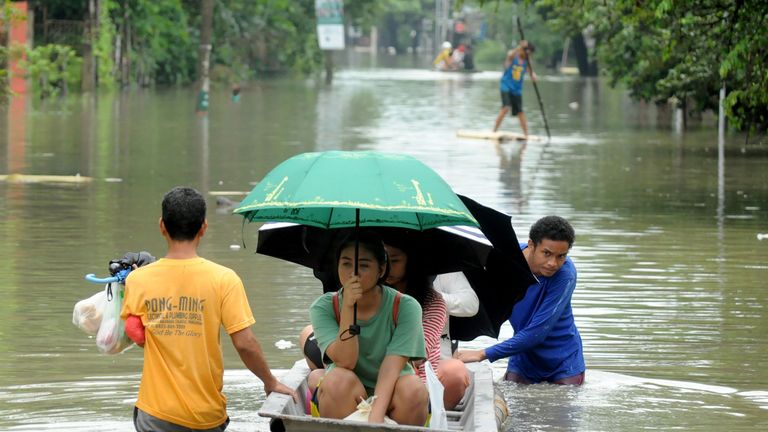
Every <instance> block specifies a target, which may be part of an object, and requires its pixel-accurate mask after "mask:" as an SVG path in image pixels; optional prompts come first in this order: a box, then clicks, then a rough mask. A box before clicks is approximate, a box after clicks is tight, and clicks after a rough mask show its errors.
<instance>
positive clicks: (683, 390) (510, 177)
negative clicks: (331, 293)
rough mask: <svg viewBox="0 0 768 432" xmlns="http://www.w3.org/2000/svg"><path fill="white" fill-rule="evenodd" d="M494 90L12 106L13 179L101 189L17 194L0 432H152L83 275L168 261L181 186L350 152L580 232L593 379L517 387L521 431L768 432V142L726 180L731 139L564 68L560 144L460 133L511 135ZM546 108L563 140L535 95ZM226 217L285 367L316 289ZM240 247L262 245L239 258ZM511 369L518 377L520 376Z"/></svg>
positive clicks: (309, 90) (401, 73)
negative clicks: (139, 256) (81, 309)
mask: <svg viewBox="0 0 768 432" xmlns="http://www.w3.org/2000/svg"><path fill="white" fill-rule="evenodd" d="M497 79H498V74H497V73H491V72H486V73H482V74H475V75H472V76H460V75H459V74H456V76H454V75H453V74H448V75H441V74H438V73H432V72H423V71H418V70H403V69H400V70H391V69H361V70H349V71H343V72H341V73H339V74H338V75H337V81H336V82H335V83H334V85H333V87H332V88H325V87H323V86H320V85H316V84H315V83H314V82H311V81H307V82H304V81H269V82H262V83H256V84H252V85H251V86H250V87H248V88H246V89H244V92H243V95H242V100H241V102H240V103H238V104H234V103H232V102H231V101H230V100H229V98H228V95H227V94H226V92H223V91H222V92H215V93H214V94H213V95H212V101H211V106H212V107H213V109H212V112H211V114H210V117H209V118H208V119H207V120H205V119H202V118H199V117H196V116H195V115H194V114H193V113H192V109H193V107H194V94H192V93H190V92H188V91H181V90H161V91H152V92H149V91H147V92H141V91H140V92H134V93H125V94H112V95H100V96H99V97H97V98H95V99H93V98H89V97H82V98H80V97H78V98H75V99H70V100H67V101H66V102H63V103H47V104H46V105H44V106H40V105H39V104H37V103H35V104H32V102H31V101H30V100H26V101H25V102H22V101H21V100H19V99H16V100H14V102H13V103H12V104H11V106H10V107H9V108H8V109H7V110H5V111H4V112H3V113H2V116H1V118H2V120H0V131H2V133H0V174H6V173H15V172H19V173H25V174H54V175H74V174H77V173H79V174H81V175H83V176H91V177H93V181H92V182H90V183H84V184H77V185H73V184H52V183H42V184H24V183H12V182H0V238H1V239H2V240H0V295H2V301H1V302H0V365H2V366H0V429H4V430H82V431H95V430H99V431H117V430H121V431H123V430H124V431H128V430H132V425H131V423H130V414H131V405H132V403H133V401H134V398H135V395H136V391H137V386H138V378H139V374H140V372H141V361H142V360H141V351H140V350H139V349H133V350H131V351H129V352H127V353H125V354H124V355H120V356H103V355H100V354H98V352H97V350H96V347H95V346H94V341H93V339H89V338H88V337H87V336H85V335H84V334H83V333H81V332H80V331H79V330H78V329H77V328H75V327H74V326H72V324H71V323H70V317H71V313H72V306H73V305H74V303H75V302H76V301H77V300H80V299H82V298H85V297H87V296H88V295H90V294H91V293H93V292H95V291H96V290H97V289H99V288H98V287H97V286H96V285H91V284H88V283H86V282H85V281H83V275H84V274H86V273H97V274H104V273H105V272H106V264H107V262H108V260H109V259H110V258H114V257H119V256H121V255H122V254H123V253H124V252H125V251H129V250H131V251H135V250H139V249H146V250H149V251H151V252H153V253H155V254H158V255H161V254H162V253H163V250H164V243H163V240H162V238H161V237H160V235H159V232H158V229H157V219H158V216H159V201H160V198H161V196H162V194H163V193H164V192H165V191H167V190H168V189H169V188H171V187H172V186H175V185H178V184H188V185H192V186H194V187H197V188H199V189H200V190H201V191H203V192H206V193H207V192H210V191H222V190H227V191H246V190H249V189H250V188H251V187H252V185H253V182H255V181H258V180H259V179H260V178H261V177H262V176H263V175H264V174H265V173H266V172H267V171H269V170H270V169H271V168H272V167H274V166H275V165H276V164H277V163H279V162H280V161H282V160H284V159H286V158H288V157H290V156H292V155H294V154H297V153H300V152H306V151H322V150H331V149H345V150H353V149H373V150H380V151H389V152H402V153H408V154H411V155H413V156H415V157H417V158H420V159H422V160H423V161H424V162H426V163H427V164H428V165H430V166H431V167H432V168H434V169H435V170H436V171H438V172H439V173H440V174H441V175H442V176H443V177H444V178H445V179H446V180H447V181H448V182H449V183H450V184H451V185H452V186H453V187H454V188H455V189H456V191H457V192H459V193H463V194H465V195H468V196H471V197H473V198H475V199H477V200H479V201H481V202H483V203H485V204H487V205H490V206H493V207H496V208H498V209H500V210H503V211H506V212H509V213H511V214H513V215H514V219H513V221H514V224H515V227H516V228H517V230H518V233H519V234H520V236H521V237H523V238H524V237H525V236H526V234H527V229H528V226H529V225H530V223H532V222H533V221H534V220H536V219H537V218H539V217H541V216H543V215H546V214H551V213H557V214H560V215H563V216H565V217H567V218H569V219H570V220H571V221H572V223H573V225H574V226H575V228H576V230H577V242H576V244H575V246H574V249H573V251H572V256H573V257H574V260H575V261H576V264H577V268H578V270H579V285H578V288H577V291H576V294H575V296H574V300H573V303H574V308H575V311H574V313H575V315H576V319H577V324H578V325H579V327H580V330H581V333H582V336H583V338H584V348H585V357H586V361H587V366H588V372H587V383H586V385H585V386H584V387H583V388H580V389H572V388H562V387H552V386H546V385H537V386H532V387H527V388H520V387H515V386H507V385H503V388H504V391H505V394H506V396H507V399H508V402H509V406H510V410H511V414H512V418H511V419H510V421H509V423H508V425H509V428H510V429H512V430H542V431H552V430H585V431H615V430H643V429H654V430H669V429H674V428H677V429H683V430H690V429H699V430H759V429H765V428H766V427H768V336H766V335H767V334H768V313H767V312H766V309H765V307H766V306H765V305H766V304H768V290H766V288H768V284H767V283H766V280H768V239H766V240H762V241H761V240H758V237H757V234H759V233H768V169H766V168H767V167H768V156H766V155H767V154H768V152H766V150H765V147H760V146H758V147H750V148H749V149H748V150H747V151H746V152H742V150H741V148H742V142H743V137H733V136H731V137H728V142H727V149H726V153H725V160H724V165H723V167H724V170H722V171H719V168H718V158H717V140H716V132H715V131H714V130H711V129H699V130H694V131H692V132H689V133H686V134H684V135H681V134H678V133H675V132H674V131H673V130H672V129H671V128H670V127H668V126H666V125H664V124H661V123H660V122H659V121H658V120H657V119H656V116H655V114H654V111H653V110H649V109H647V108H643V107H640V106H638V105H636V104H633V103H631V102H630V101H629V100H628V99H627V98H626V97H625V96H624V95H623V94H622V93H621V92H619V91H614V90H610V89H608V88H607V87H606V86H605V85H603V84H602V83H599V82H597V81H585V80H580V79H565V78H557V77H553V78H550V79H547V78H546V77H544V79H543V80H542V81H541V85H540V88H541V91H542V94H543V96H544V99H545V101H546V109H547V115H548V119H549V123H550V128H551V130H552V131H553V135H554V137H553V139H552V141H551V142H549V143H540V142H530V143H529V144H528V145H527V146H524V147H523V146H522V145H521V144H519V143H505V144H501V145H495V144H493V143H492V142H489V141H481V140H466V139H459V138H456V135H455V133H456V130H457V129H487V128H489V127H490V126H491V125H492V122H493V118H494V116H495V114H496V112H497V109H498V95H497ZM571 102H577V103H578V107H577V108H576V109H571V108H569V105H568V104H569V103H571ZM33 105H34V106H33ZM525 107H526V109H527V111H528V113H529V114H528V117H529V122H530V123H531V129H532V132H533V133H536V134H542V135H543V134H544V131H543V127H542V121H541V116H540V115H539V114H538V112H537V110H536V108H537V103H536V100H535V98H534V93H533V91H532V89H531V88H528V90H527V93H526V95H525ZM504 128H505V129H509V130H517V128H518V126H517V122H516V121H515V120H514V119H509V118H508V119H507V120H505V124H504ZM755 149H756V150H757V151H755ZM233 198H234V199H237V198H239V197H233ZM209 204H210V206H211V211H210V214H209V221H210V230H209V232H208V235H207V236H206V238H205V240H204V243H203V247H202V251H201V253H202V254H203V255H204V256H207V257H208V258H210V259H213V260H215V261H218V262H220V263H222V264H224V265H227V266H230V267H232V268H234V269H235V270H236V271H237V272H238V273H239V274H240V275H241V277H242V278H243V280H244V281H245V284H246V287H247V290H248V295H249V299H250V302H251V307H252V308H253V310H254V313H255V315H256V316H257V321H258V324H257V325H256V326H255V327H254V330H255V332H256V334H257V337H258V338H259V339H260V340H261V342H262V344H263V346H264V349H265V351H266V353H267V356H268V358H269V361H270V364H271V365H272V366H273V367H274V368H288V367H290V366H291V365H292V364H293V362H294V361H295V360H296V359H297V358H298V356H299V352H298V349H297V348H295V347H293V348H288V349H278V348H277V347H276V345H275V344H276V342H278V341H280V340H287V341H293V342H294V343H295V335H296V334H297V333H298V331H299V329H300V328H301V327H302V326H303V325H304V324H305V323H306V322H307V320H308V317H307V312H306V311H307V307H308V306H309V304H310V303H311V301H312V300H313V298H314V296H315V295H316V294H319V292H320V288H319V286H318V283H317V282H316V281H315V280H314V278H313V277H312V276H311V273H310V272H309V271H308V270H307V269H304V268H300V267H297V266H295V265H292V264H289V263H284V262H281V261H278V260H275V259H272V258H268V257H264V256H259V255H255V254H254V253H253V248H254V247H255V244H256V231H257V229H256V228H257V227H256V226H255V225H250V226H246V227H245V228H244V229H243V227H242V225H241V218H240V217H238V216H233V215H231V214H230V213H229V211H224V210H216V205H215V198H214V197H213V196H211V197H210V200H209ZM243 235H244V239H245V243H246V246H247V248H246V249H241V250H232V249H231V248H230V245H235V244H240V243H241V241H242V240H243ZM503 331H504V333H503V334H504V335H505V336H509V335H511V329H509V328H504V329H503ZM224 342H225V346H226V350H225V358H226V366H227V368H228V372H227V376H226V386H225V392H226V393H227V394H228V395H229V400H230V415H231V416H232V419H233V422H232V424H231V426H230V428H231V430H234V431H251V430H264V429H266V426H265V424H264V423H263V422H261V421H260V420H259V418H258V416H257V414H256V411H257V410H258V408H259V406H260V404H261V400H262V398H263V392H262V390H261V389H260V386H259V383H258V380H256V379H255V378H254V377H252V376H251V375H250V374H249V373H247V372H246V371H244V370H243V366H242V364H241V363H240V362H239V360H238V358H237V355H236V353H235V352H234V350H233V349H232V348H231V346H229V344H228V342H227V340H226V339H224ZM489 343H491V341H490V340H478V341H475V342H473V343H471V344H467V346H470V347H472V346H474V347H481V346H485V345H487V344H489ZM493 366H494V371H495V373H497V374H501V372H502V371H503V369H504V367H505V362H504V361H499V362H497V363H496V364H494V365H493Z"/></svg>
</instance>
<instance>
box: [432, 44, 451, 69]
mask: <svg viewBox="0 0 768 432" xmlns="http://www.w3.org/2000/svg"><path fill="white" fill-rule="evenodd" d="M452 52H453V45H451V43H450V42H448V41H445V42H443V48H442V50H440V52H439V53H438V54H437V57H435V60H433V61H432V66H434V67H435V69H437V70H443V71H445V70H454V69H456V65H455V64H454V63H453V58H452V56H451V53H452Z"/></svg>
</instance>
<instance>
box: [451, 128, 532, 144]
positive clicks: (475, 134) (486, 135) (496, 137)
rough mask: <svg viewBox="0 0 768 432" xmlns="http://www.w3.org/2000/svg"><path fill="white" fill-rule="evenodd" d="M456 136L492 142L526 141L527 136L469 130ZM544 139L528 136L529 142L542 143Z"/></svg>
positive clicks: (514, 133)
mask: <svg viewBox="0 0 768 432" xmlns="http://www.w3.org/2000/svg"><path fill="white" fill-rule="evenodd" d="M456 136H457V137H459V138H472V139H487V140H492V141H508V140H517V141H525V140H526V139H525V135H523V134H521V133H517V132H504V131H498V132H493V131H487V130H469V129H459V130H458V131H457V132H456ZM542 140H543V138H542V137H540V136H537V135H528V141H542Z"/></svg>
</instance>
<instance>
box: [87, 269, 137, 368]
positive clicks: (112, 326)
mask: <svg viewBox="0 0 768 432" xmlns="http://www.w3.org/2000/svg"><path fill="white" fill-rule="evenodd" d="M104 290H105V292H106V299H107V301H106V303H105V306H104V313H103V316H102V319H101V326H100V327H99V332H98V333H97V334H96V347H97V348H99V351H101V352H102V353H103V354H119V353H121V352H123V351H124V350H125V349H126V348H128V347H130V346H131V345H132V344H133V341H132V340H131V339H130V338H129V337H128V335H126V334H125V321H123V320H121V319H120V309H121V308H122V307H123V296H124V295H125V287H124V286H123V285H122V284H119V283H117V282H112V283H109V284H107V286H106V287H105V288H104Z"/></svg>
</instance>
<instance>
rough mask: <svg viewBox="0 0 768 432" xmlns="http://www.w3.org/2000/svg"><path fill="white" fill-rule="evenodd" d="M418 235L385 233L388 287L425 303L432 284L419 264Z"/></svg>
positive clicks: (413, 233) (403, 232) (404, 231)
mask: <svg viewBox="0 0 768 432" xmlns="http://www.w3.org/2000/svg"><path fill="white" fill-rule="evenodd" d="M418 235H419V233H417V232H414V231H409V230H406V229H392V230H386V231H385V233H384V243H385V247H386V250H387V258H388V259H389V275H388V277H387V285H389V286H391V287H393V288H396V289H397V290H398V291H402V292H403V293H405V294H408V295H410V296H412V297H414V298H415V299H416V300H418V301H419V303H423V300H424V298H425V297H426V294H427V290H428V289H429V287H430V286H431V284H430V282H429V278H428V277H427V275H425V274H424V272H423V268H422V265H421V263H420V262H419V255H420V254H419V252H418V250H417V249H418V248H417V247H416V245H417V244H419V239H418Z"/></svg>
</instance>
